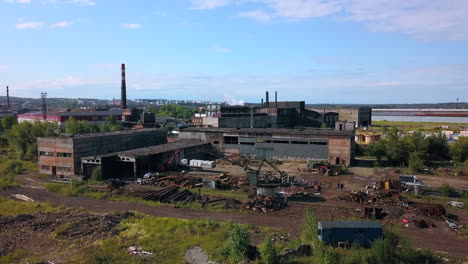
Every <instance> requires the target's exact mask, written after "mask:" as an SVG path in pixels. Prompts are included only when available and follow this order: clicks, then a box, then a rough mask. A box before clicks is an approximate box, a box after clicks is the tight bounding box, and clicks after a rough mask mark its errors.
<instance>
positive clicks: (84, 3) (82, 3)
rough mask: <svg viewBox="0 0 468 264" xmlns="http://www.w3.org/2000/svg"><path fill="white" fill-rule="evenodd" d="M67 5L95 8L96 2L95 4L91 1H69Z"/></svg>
mask: <svg viewBox="0 0 468 264" xmlns="http://www.w3.org/2000/svg"><path fill="white" fill-rule="evenodd" d="M67 3H71V4H78V5H84V6H94V5H96V2H93V1H91V0H69V1H67Z"/></svg>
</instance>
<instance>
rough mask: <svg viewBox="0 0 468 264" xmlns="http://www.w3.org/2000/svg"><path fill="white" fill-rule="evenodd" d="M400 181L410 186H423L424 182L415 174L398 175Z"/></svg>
mask: <svg viewBox="0 0 468 264" xmlns="http://www.w3.org/2000/svg"><path fill="white" fill-rule="evenodd" d="M400 181H401V183H403V184H406V185H411V186H424V183H422V181H420V180H419V179H418V177H417V176H415V175H400Z"/></svg>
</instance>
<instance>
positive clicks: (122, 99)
mask: <svg viewBox="0 0 468 264" xmlns="http://www.w3.org/2000/svg"><path fill="white" fill-rule="evenodd" d="M120 87H121V89H122V91H121V92H122V94H121V97H120V104H121V107H122V109H127V84H126V82H125V64H124V63H122V85H121V86H120Z"/></svg>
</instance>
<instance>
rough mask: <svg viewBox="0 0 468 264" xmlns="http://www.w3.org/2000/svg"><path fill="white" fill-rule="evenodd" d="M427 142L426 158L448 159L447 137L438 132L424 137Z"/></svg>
mask: <svg viewBox="0 0 468 264" xmlns="http://www.w3.org/2000/svg"><path fill="white" fill-rule="evenodd" d="M426 141H427V142H428V156H429V157H428V159H429V160H449V159H450V148H449V145H448V141H447V137H446V136H445V135H444V134H442V133H439V134H437V135H432V136H430V137H428V138H426Z"/></svg>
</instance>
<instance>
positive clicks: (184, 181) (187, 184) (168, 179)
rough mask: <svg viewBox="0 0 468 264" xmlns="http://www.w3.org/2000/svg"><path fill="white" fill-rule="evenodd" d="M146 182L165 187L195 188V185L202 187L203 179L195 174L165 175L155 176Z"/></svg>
mask: <svg viewBox="0 0 468 264" xmlns="http://www.w3.org/2000/svg"><path fill="white" fill-rule="evenodd" d="M145 183H146V184H151V185H155V186H160V187H165V186H178V187H184V188H195V187H202V186H203V183H202V179H201V178H198V177H193V176H188V175H184V176H179V175H175V176H174V175H173V176H165V177H160V178H157V177H153V178H149V179H147V180H146V182H145Z"/></svg>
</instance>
